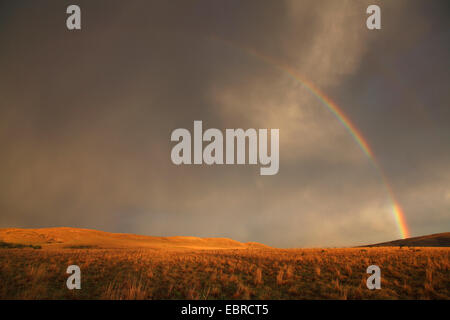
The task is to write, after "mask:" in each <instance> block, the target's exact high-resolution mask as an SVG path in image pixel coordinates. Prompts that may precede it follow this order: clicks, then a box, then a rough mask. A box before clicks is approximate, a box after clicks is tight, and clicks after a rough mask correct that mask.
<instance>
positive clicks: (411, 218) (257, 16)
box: [0, 0, 450, 247]
mask: <svg viewBox="0 0 450 320" xmlns="http://www.w3.org/2000/svg"><path fill="white" fill-rule="evenodd" d="M374 3H378V4H380V6H381V10H382V11H381V13H382V20H381V22H382V29H381V30H376V31H371V30H368V29H367V28H366V17H367V14H366V8H367V6H368V5H369V4H374ZM69 4H72V2H70V3H69V2H65V1H39V2H38V1H1V2H0V148H1V160H0V161H1V162H0V163H1V165H0V177H1V178H0V227H50V226H71V227H84V228H92V229H99V230H104V231H111V232H130V233H138V234H146V235H160V236H175V235H185V236H201V237H228V238H233V239H236V240H239V241H257V242H262V243H265V244H268V245H273V246H278V247H307V246H343V245H358V244H367V243H371V242H380V241H388V240H393V239H397V238H399V237H400V234H399V231H398V227H397V225H396V223H395V220H394V217H393V215H392V213H391V208H392V203H391V201H390V199H389V197H388V195H387V192H386V187H385V185H384V183H383V180H382V179H381V175H380V171H379V170H378V169H377V168H376V167H374V166H373V165H372V163H371V161H370V160H369V159H368V158H367V156H366V155H365V154H364V152H363V151H362V149H361V148H360V147H359V146H358V144H357V143H356V142H355V140H354V139H353V137H352V136H351V135H350V133H349V132H348V131H347V130H346V129H345V127H344V126H343V125H342V123H341V122H340V121H339V120H338V119H337V118H336V117H335V116H334V115H333V114H332V113H331V112H330V111H329V110H328V109H327V108H326V107H325V106H324V104H323V103H322V102H321V101H320V100H319V99H318V98H317V97H315V96H314V95H313V94H311V92H310V91H309V90H307V89H306V88H305V87H304V86H302V84H301V83H299V82H298V81H296V80H295V79H293V78H292V77H291V76H290V75H289V74H288V73H286V72H284V71H282V70H280V68H277V67H276V66H275V65H274V64H273V63H268V62H267V60H266V59H261V58H258V57H257V56H255V55H254V54H251V53H249V52H250V51H252V52H258V53H259V54H260V55H261V56H265V57H270V59H271V61H277V63H279V64H282V65H286V66H289V68H290V69H291V70H292V71H295V72H296V73H298V74H301V75H302V76H303V77H304V78H305V79H307V80H308V81H310V82H312V83H313V84H314V85H315V86H317V87H318V88H320V90H322V91H323V92H324V93H326V95H327V96H329V97H330V98H331V99H332V100H333V101H334V102H335V103H336V104H337V105H339V107H340V108H341V109H342V110H343V111H344V112H345V114H346V115H347V116H348V118H350V119H351V121H352V122H353V124H354V125H355V126H356V127H357V128H358V130H359V131H360V132H361V133H362V134H363V135H364V137H365V138H366V140H367V142H368V143H369V145H370V146H371V147H372V149H373V152H374V155H375V157H376V159H377V161H378V163H379V165H380V167H381V168H382V170H383V171H384V172H385V174H386V177H387V179H388V181H389V183H390V184H391V185H392V188H393V191H394V193H395V196H396V197H397V199H398V201H399V203H400V205H401V206H402V208H403V209H404V212H405V217H406V221H407V223H408V226H409V228H410V231H411V235H412V236H418V235H423V234H429V233H438V232H446V231H450V148H449V146H450V90H449V89H450V88H449V83H450V73H449V70H450V63H449V61H450V50H449V49H450V48H449V46H450V41H449V39H450V28H449V27H450V23H449V21H450V5H449V1H448V0H443V1H439V0H433V1H412V0H411V1H382V2H379V1H374V0H371V1H342V0H339V1H338V0H330V1H316V0H314V1H304V0H301V1H300V0H291V1H230V0H228V1H211V0H208V1H170V4H169V1H159V2H156V1H135V0H133V1H111V0H108V1H95V2H92V1H76V4H78V5H80V7H81V11H82V14H81V15H82V29H81V30H79V31H68V30H67V28H66V17H67V14H66V13H65V11H66V7H67V6H68V5H69ZM194 120H202V121H203V127H204V128H205V129H206V128H219V129H220V130H225V128H244V129H247V128H278V129H279V130H280V170H279V173H278V174H277V175H274V176H261V175H259V167H260V166H259V165H244V166H237V165H235V166H219V165H215V166H206V165H197V166H194V165H191V166H187V165H184V166H176V165H174V164H173V163H172V162H171V159H170V152H171V149H172V147H173V145H174V143H173V142H171V141H170V135H171V133H172V131H173V130H174V129H176V128H187V129H189V130H190V131H192V130H193V121H194Z"/></svg>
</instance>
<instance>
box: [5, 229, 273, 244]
mask: <svg viewBox="0 0 450 320" xmlns="http://www.w3.org/2000/svg"><path fill="white" fill-rule="evenodd" d="M0 241H3V242H8V243H20V244H32V245H40V246H42V247H43V248H61V247H72V248H77V247H80V248H83V247H84V248H129V247H133V248H164V249H169V248H179V249H183V248H185V249H249V248H269V247H267V246H265V245H263V244H259V243H254V242H252V243H242V242H239V241H235V240H231V239H227V238H198V237H152V236H142V235H135V234H125V233H110V232H103V231H97V230H90V229H78V228H67V227H61V228H40V229H19V228H6V229H0Z"/></svg>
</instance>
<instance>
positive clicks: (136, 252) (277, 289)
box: [0, 246, 450, 299]
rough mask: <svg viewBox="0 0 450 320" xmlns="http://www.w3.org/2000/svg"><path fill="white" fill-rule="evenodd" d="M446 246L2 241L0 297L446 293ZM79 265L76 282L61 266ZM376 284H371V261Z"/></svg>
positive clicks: (449, 283) (449, 293)
mask: <svg viewBox="0 0 450 320" xmlns="http://www.w3.org/2000/svg"><path fill="white" fill-rule="evenodd" d="M449 255H450V249H449V248H408V247H403V248H399V247H390V248H389V247H376V248H346V249H270V248H267V249H266V248H245V249H219V250H217V249H211V250H203V249H202V250H196V249H177V248H175V249H170V250H169V249H165V248H139V249H133V248H117V249H114V248H106V249H105V248H95V247H89V246H85V247H83V246H79V247H78V248H76V246H73V247H66V248H60V247H58V248H56V247H55V248H51V247H50V248H39V247H35V248H31V247H23V248H3V249H0V283H1V285H0V298H1V299H449V298H450V276H449V266H450V259H449V258H450V257H449ZM72 264H75V265H78V266H79V267H80V268H81V283H82V285H81V286H82V287H81V290H68V289H67V287H66V280H67V278H68V276H69V275H68V274H66V269H67V267H68V266H69V265H72ZM372 264H375V265H378V266H379V267H380V268H381V276H382V280H381V287H382V289H381V290H369V289H367V287H366V279H367V278H368V277H369V274H367V273H366V268H367V266H369V265H372Z"/></svg>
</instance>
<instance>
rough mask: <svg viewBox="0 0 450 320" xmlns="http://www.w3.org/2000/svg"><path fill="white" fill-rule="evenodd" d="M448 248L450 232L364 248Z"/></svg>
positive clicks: (449, 245)
mask: <svg viewBox="0 0 450 320" xmlns="http://www.w3.org/2000/svg"><path fill="white" fill-rule="evenodd" d="M403 246H404V247H450V232H444V233H436V234H431V235H427V236H420V237H414V238H407V239H400V240H394V241H389V242H382V243H376V244H371V245H367V246H364V247H403Z"/></svg>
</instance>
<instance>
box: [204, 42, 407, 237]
mask: <svg viewBox="0 0 450 320" xmlns="http://www.w3.org/2000/svg"><path fill="white" fill-rule="evenodd" d="M207 39H212V40H215V41H219V42H222V43H224V44H226V45H228V46H230V47H232V48H236V49H240V50H241V51H244V52H246V53H247V54H249V55H250V56H253V57H255V58H258V59H259V60H261V61H263V62H265V63H267V64H269V65H271V66H272V67H274V68H276V69H278V70H280V71H282V72H283V73H285V74H287V75H288V76H289V77H290V78H292V79H293V80H294V81H296V82H298V83H300V85H302V86H303V87H304V88H306V89H307V90H308V91H309V92H310V93H311V94H313V95H314V96H315V97H316V98H317V99H318V100H319V101H320V102H322V104H323V105H324V106H326V107H327V109H328V110H329V111H330V112H331V113H332V114H333V115H334V116H335V117H336V118H337V119H338V120H339V121H340V122H341V123H342V124H343V126H344V127H345V128H346V130H347V131H348V132H349V133H350V135H351V136H352V138H353V139H354V140H355V141H356V143H357V144H358V145H359V147H360V148H361V150H362V151H363V152H364V154H365V155H366V156H367V158H368V159H369V161H370V162H371V163H372V165H373V166H374V167H375V168H376V169H377V171H378V172H379V173H380V176H381V179H382V181H383V184H384V185H385V187H386V190H387V194H388V197H389V200H390V202H391V204H392V215H393V216H394V219H395V222H396V224H397V228H398V231H399V234H400V236H401V237H402V238H403V239H405V238H409V237H410V232H409V228H408V225H407V223H406V218H405V214H404V212H403V209H402V208H401V206H400V204H399V202H398V201H397V199H396V197H395V194H394V192H393V189H392V187H391V185H390V183H389V181H388V179H387V177H386V174H385V173H384V171H383V170H382V168H381V166H380V165H379V163H378V161H377V160H376V158H375V155H374V153H373V151H372V149H371V148H370V145H369V143H368V142H367V140H366V139H365V138H364V136H363V135H362V133H361V132H360V131H359V130H358V128H356V126H355V125H354V124H353V123H352V121H351V120H350V119H349V118H348V117H347V116H346V115H345V113H344V112H343V111H342V110H341V108H339V106H338V105H337V104H336V103H335V102H333V100H331V98H330V97H328V96H327V95H326V94H325V93H324V92H323V91H321V90H320V89H319V88H318V87H317V86H316V85H315V84H314V83H312V82H311V81H309V80H307V79H305V78H304V77H303V76H301V75H300V74H299V73H298V72H296V71H295V70H293V69H292V68H290V67H289V66H288V65H286V64H283V63H281V62H279V61H277V60H275V59H274V58H272V57H269V56H266V55H264V54H262V53H260V52H257V51H255V50H254V49H252V48H249V47H244V46H242V45H240V44H239V45H238V44H236V43H234V42H231V41H230V40H225V39H222V38H219V37H217V36H215V35H210V36H208V37H207Z"/></svg>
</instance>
